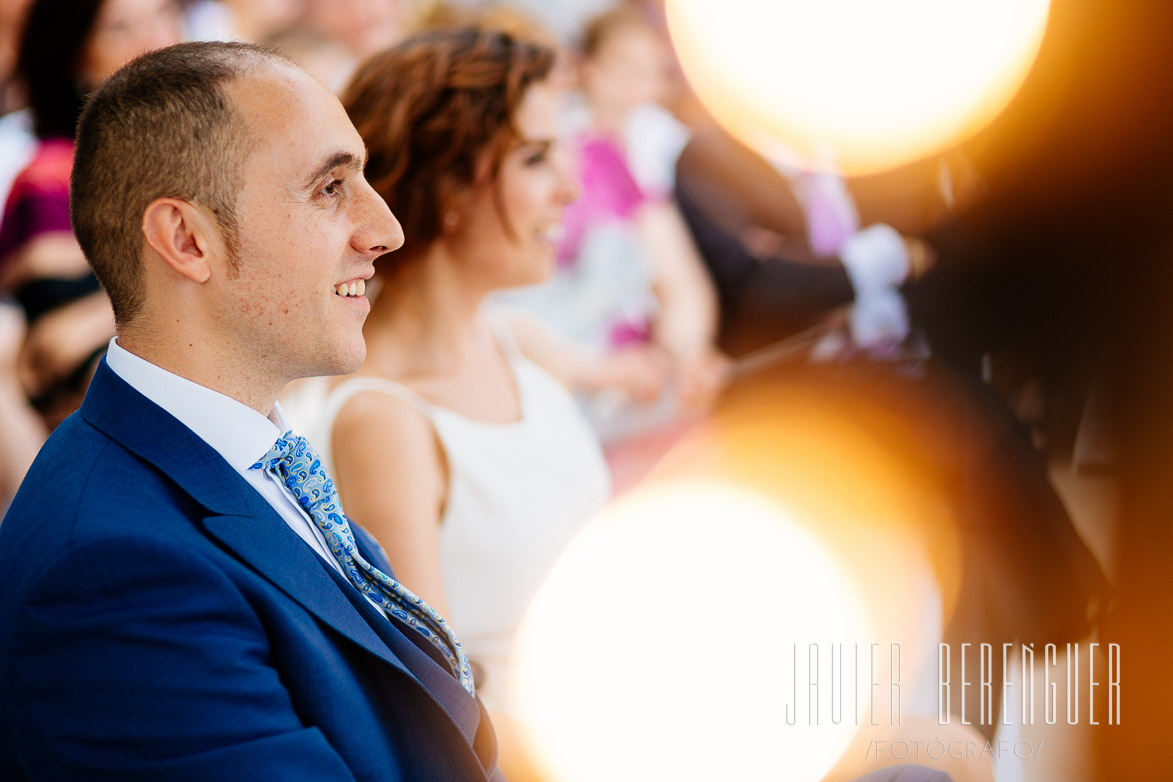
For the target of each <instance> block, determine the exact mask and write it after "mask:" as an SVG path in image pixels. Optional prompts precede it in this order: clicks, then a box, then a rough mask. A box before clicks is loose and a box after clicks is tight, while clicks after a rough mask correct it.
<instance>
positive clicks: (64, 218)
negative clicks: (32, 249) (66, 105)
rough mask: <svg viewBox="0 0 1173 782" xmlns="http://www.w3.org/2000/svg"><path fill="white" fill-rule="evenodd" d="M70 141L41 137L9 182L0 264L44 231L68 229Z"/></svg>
mask: <svg viewBox="0 0 1173 782" xmlns="http://www.w3.org/2000/svg"><path fill="white" fill-rule="evenodd" d="M72 168H73V142H72V141H69V140H68V139H49V140H47V141H42V142H41V144H40V146H39V147H38V148H37V152H36V155H35V156H34V157H33V159H32V161H30V162H29V164H28V166H26V167H25V169H24V170H23V171H21V172H20V174H19V175H18V176H17V177H16V180H15V181H14V182H13V183H12V190H11V191H10V192H9V194H8V203H7V204H5V206H4V216H3V217H2V218H0V267H2V266H4V264H5V263H6V261H7V260H8V259H9V256H10V255H11V254H12V253H13V252H15V251H16V250H19V249H20V248H21V247H23V246H24V245H25V244H27V243H28V242H29V241H31V240H33V239H35V238H36V237H38V236H40V235H41V234H44V233H51V232H54V231H68V230H70V227H69V172H70V171H71V170H72Z"/></svg>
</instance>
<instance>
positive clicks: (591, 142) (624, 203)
mask: <svg viewBox="0 0 1173 782" xmlns="http://www.w3.org/2000/svg"><path fill="white" fill-rule="evenodd" d="M579 182H580V184H581V192H580V193H579V197H578V198H577V199H576V200H575V201H573V202H572V203H571V204H570V205H569V206H568V207H567V208H566V211H565V212H564V213H563V217H562V227H563V231H564V233H563V235H562V242H561V243H560V244H559V246H558V265H559V266H561V267H563V268H566V267H570V266H573V265H574V261H575V259H576V258H577V257H578V255H579V253H580V252H581V250H582V242H583V239H584V238H585V237H586V234H587V232H588V231H589V230H590V229H592V228H594V227H596V226H599V225H601V224H604V223H607V222H610V221H612V220H618V221H623V222H627V221H630V220H631V219H632V218H633V217H634V216H635V212H636V210H637V209H638V208H639V207H640V205H641V204H643V203H644V202H645V201H647V196H646V195H645V194H644V193H643V191H642V190H641V189H640V187H639V184H637V183H636V181H635V177H634V176H632V174H631V170H630V169H629V168H628V166H627V160H626V157H625V156H624V153H623V149H622V148H621V146H620V144H619V143H618V142H617V141H615V140H614V139H612V138H610V137H608V136H602V135H599V136H594V135H584V136H582V137H581V138H580V139H579Z"/></svg>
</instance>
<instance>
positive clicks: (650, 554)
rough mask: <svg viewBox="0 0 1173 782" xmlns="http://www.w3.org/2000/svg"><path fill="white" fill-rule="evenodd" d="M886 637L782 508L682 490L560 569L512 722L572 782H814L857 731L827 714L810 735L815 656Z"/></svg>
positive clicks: (614, 513) (603, 527)
mask: <svg viewBox="0 0 1173 782" xmlns="http://www.w3.org/2000/svg"><path fill="white" fill-rule="evenodd" d="M871 637H872V629H871V627H870V622H869V618H868V614H867V609H866V608H865V602H864V600H863V599H862V598H861V596H860V595H859V594H858V587H857V586H856V585H855V583H854V582H853V581H852V579H851V578H850V577H849V576H848V575H846V573H845V571H844V568H843V567H842V565H841V563H840V562H839V561H838V559H837V558H836V557H835V556H834V555H833V554H832V553H831V552H830V551H829V550H828V549H827V548H826V547H825V546H824V545H823V544H822V543H820V542H819V540H818V539H817V538H816V537H815V536H813V535H812V534H810V532H808V531H807V530H806V529H804V528H803V527H802V526H801V525H799V524H797V523H795V521H794V520H793V519H792V518H790V517H788V515H787V512H786V510H785V509H784V508H782V507H781V506H780V505H779V504H777V503H776V502H773V501H771V500H770V499H769V498H767V497H766V496H764V495H761V494H758V493H755V492H753V491H750V490H746V489H741V488H737V487H735V486H732V485H729V484H720V483H716V482H707V481H704V480H701V481H688V482H669V483H667V484H664V485H660V486H658V487H656V488H653V489H647V490H640V491H636V492H633V493H631V494H629V495H626V496H625V497H624V498H622V499H621V500H619V501H617V502H616V503H614V504H613V505H612V506H611V508H609V509H608V511H607V512H606V513H605V514H604V515H602V516H601V517H599V518H598V519H596V520H595V521H593V522H592V523H591V524H590V525H588V526H587V527H586V528H585V529H584V530H583V532H582V533H581V534H580V535H579V536H577V537H576V538H575V540H574V541H573V542H572V544H571V545H570V547H569V548H568V549H567V550H566V552H565V553H564V554H563V556H562V558H561V559H560V560H559V563H558V565H557V567H556V569H555V571H554V572H553V574H552V575H551V577H550V578H549V580H548V581H547V582H546V584H545V586H544V587H543V589H542V590H541V592H540V594H539V595H538V597H537V598H536V600H535V601H534V603H533V604H532V605H531V608H530V611H529V613H528V614H527V617H526V620H525V622H524V624H523V627H522V630H521V632H520V635H519V638H518V641H517V648H516V651H515V655H514V660H513V666H512V679H513V687H512V688H511V689H512V694H513V698H514V710H515V713H516V715H517V716H518V718H519V722H520V723H521V724H522V725H524V726H526V727H527V728H528V741H527V743H528V744H529V745H530V747H531V749H532V751H533V753H534V755H535V758H536V760H537V761H538V763H539V765H540V766H541V767H542V768H543V769H544V771H545V772H546V773H547V775H548V778H550V779H553V780H557V782H604V781H605V782H626V781H627V780H632V781H634V780H640V781H641V782H646V780H652V779H671V780H675V781H678V782H688V781H689V780H714V779H782V778H785V779H787V780H792V781H793V782H807V780H809V782H815V780H818V779H820V778H822V777H823V776H824V775H825V774H826V772H827V771H828V770H829V769H830V768H831V766H832V765H833V764H834V763H835V761H836V760H837V759H838V758H839V757H840V755H841V754H842V753H843V751H844V749H845V748H846V747H847V745H848V744H849V742H850V741H851V739H852V737H853V735H854V733H855V730H856V727H855V725H856V719H855V715H853V714H850V713H849V714H846V715H843V716H844V718H843V719H842V723H841V724H839V725H834V724H831V723H830V721H829V719H828V712H827V710H826V707H825V706H824V707H823V708H824V710H823V711H822V717H821V718H820V721H819V722H818V724H811V720H810V719H809V714H810V710H809V705H808V704H807V703H806V702H805V701H804V700H803V699H804V697H806V693H807V692H808V691H809V688H807V687H806V678H805V677H806V676H807V670H806V664H805V663H806V659H805V657H802V655H804V654H806V650H807V644H808V642H813V641H817V642H823V643H830V642H835V641H838V642H844V643H849V642H853V641H857V640H860V639H869V638H871ZM794 644H798V655H799V656H800V663H799V668H800V672H799V674H798V688H799V691H798V692H797V693H796V692H795V672H794V670H793V664H792V660H793V659H794V656H793V655H792V648H793V645H794ZM825 689H826V688H825V687H824V690H825ZM819 697H820V698H822V697H824V694H820V695H819ZM847 702H848V703H849V704H850V703H851V701H850V700H848V701H847ZM848 708H850V706H849V707H848ZM791 723H793V724H791Z"/></svg>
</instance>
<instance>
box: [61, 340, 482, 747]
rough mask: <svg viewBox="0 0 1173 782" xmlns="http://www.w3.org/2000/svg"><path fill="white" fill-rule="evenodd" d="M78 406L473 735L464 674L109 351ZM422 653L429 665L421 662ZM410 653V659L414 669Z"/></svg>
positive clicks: (261, 567) (369, 549)
mask: <svg viewBox="0 0 1173 782" xmlns="http://www.w3.org/2000/svg"><path fill="white" fill-rule="evenodd" d="M80 413H81V415H82V416H83V417H84V418H85V420H86V421H87V422H89V423H90V424H91V425H92V426H94V427H95V428H97V429H99V430H100V431H102V432H104V433H105V434H106V435H107V436H109V437H110V438H111V439H113V440H115V441H116V442H119V443H121V444H122V445H123V447H125V448H126V449H128V450H129V451H131V452H133V453H135V454H136V455H138V456H139V457H140V458H142V459H143V460H144V461H146V462H147V463H149V464H152V465H154V466H155V467H156V468H157V469H159V470H160V471H162V472H163V473H164V474H166V475H167V476H168V477H169V478H170V479H171V480H173V481H174V482H175V483H176V484H178V485H179V486H180V488H182V489H183V490H184V491H185V492H186V493H187V494H188V495H190V497H191V498H192V499H193V500H194V501H195V502H196V503H198V504H199V505H200V506H202V507H203V508H205V509H206V510H207V511H208V513H207V516H206V517H205V518H204V519H203V520H202V524H203V527H204V529H205V531H206V532H207V534H208V535H210V536H211V537H213V538H214V539H215V540H217V541H219V542H220V543H221V544H223V545H224V546H226V547H227V548H228V549H230V550H231V551H233V552H234V553H235V554H236V555H237V556H238V557H239V558H240V559H241V560H243V561H244V562H245V563H246V564H248V566H249V567H251V568H252V569H254V570H255V571H257V572H258V573H260V574H261V575H262V576H264V577H265V578H266V579H267V580H268V581H270V582H271V583H272V584H274V585H275V586H276V587H277V588H278V589H280V590H281V591H282V592H284V593H285V594H287V595H289V597H290V598H292V599H293V600H295V601H297V602H298V603H299V604H301V605H302V606H304V607H305V608H306V610H308V611H309V612H310V613H312V614H313V615H314V616H316V617H317V618H318V619H319V620H321V621H322V622H323V623H325V624H326V625H328V626H330V627H332V628H334V629H335V630H336V631H338V632H339V633H341V634H342V635H344V636H345V637H347V638H349V639H351V640H352V641H353V642H354V643H356V644H358V645H359V646H361V647H362V648H364V649H366V650H367V651H369V652H370V653H371V654H374V655H375V656H377V657H379V658H380V659H382V660H384V661H385V662H387V663H388V664H390V665H393V666H394V667H396V668H398V669H399V670H401V671H403V672H404V673H406V674H407V675H408V676H410V677H411V678H412V679H413V680H414V681H416V682H417V683H418V684H420V686H421V687H423V688H424V689H425V690H427V691H429V692H430V693H431V694H432V695H433V697H434V698H435V699H436V700H437V701H438V702H439V703H440V704H442V708H444V710H445V711H446V712H447V713H448V715H449V717H450V718H451V719H452V720H453V722H454V723H455V724H456V725H457V727H458V728H459V729H460V731H461V733H463V734H464V735H465V737H466V739H468V741H469V744H470V745H471V744H472V743H473V736H474V735H475V732H476V728H477V721H478V717H479V711H480V709H479V706H478V704H477V702H476V701H475V700H473V699H472V698H469V697H468V693H466V692H465V691H464V689H463V688H462V687H461V686H460V683H459V682H458V681H457V680H456V679H455V678H454V677H452V676H451V675H450V674H448V673H447V672H446V670H444V669H442V668H440V667H438V666H437V665H436V664H435V663H434V662H433V661H432V660H431V659H430V658H429V657H428V655H427V654H425V653H424V651H423V650H421V649H420V648H418V647H416V646H415V645H414V643H413V642H412V641H410V640H408V639H407V638H406V637H404V635H403V633H402V632H399V631H397V630H396V629H395V628H393V627H392V625H391V623H390V622H389V621H387V620H386V619H385V618H384V617H382V616H381V615H379V612H378V610H377V609H375V608H374V607H373V606H371V605H370V604H369V603H367V602H366V600H365V599H363V598H362V597H361V596H360V595H359V593H358V592H357V590H354V589H353V588H352V587H350V585H349V584H348V583H347V582H345V580H344V579H343V577H342V576H341V575H339V574H337V573H336V572H334V571H333V570H332V569H331V568H330V567H329V566H328V565H325V564H324V563H323V562H322V561H321V559H320V557H318V555H317V554H316V553H314V552H313V551H312V550H311V549H310V548H309V547H308V546H307V545H306V544H305V542H304V541H303V540H301V538H299V537H298V536H297V534H296V533H295V532H293V530H291V529H290V528H289V525H287V524H286V523H285V521H284V520H283V519H282V518H281V516H280V515H279V514H278V513H277V512H276V511H275V510H273V508H272V507H271V506H270V505H269V504H268V503H267V502H266V501H265V499H264V498H263V497H261V495H260V494H258V493H257V492H256V491H255V490H254V489H253V488H252V487H251V486H249V485H248V483H247V482H246V481H245V480H244V479H243V478H241V477H240V475H239V474H237V472H236V471H235V470H234V469H232V467H231V466H230V465H229V464H228V463H227V462H225V461H224V459H223V458H222V457H221V456H220V455H219V454H218V453H216V451H215V450H213V449H212V448H211V447H210V446H209V445H208V444H207V443H205V442H204V441H203V440H201V439H200V438H199V437H197V436H196V435H195V433H194V432H192V431H191V430H190V429H188V428H187V427H186V426H184V425H183V424H182V423H180V422H179V421H178V420H176V418H175V417H174V416H172V415H170V414H169V413H168V412H167V411H165V410H163V409H162V408H160V407H159V406H158V405H156V404H155V403H154V402H152V401H150V400H149V399H147V398H146V397H145V396H143V395H142V394H140V393H139V392H138V391H136V390H135V389H134V388H132V387H131V386H130V385H129V384H128V383H126V381H124V380H122V378H120V377H118V375H117V374H115V373H114V371H113V370H111V369H110V368H109V367H108V366H107V365H106V360H105V359H104V358H103V359H102V361H101V363H100V364H99V365H98V369H97V372H96V373H95V374H94V378H93V380H92V381H91V383H90V387H89V390H88V391H87V393H86V398H85V402H84V403H83V404H82V407H81V410H80ZM356 538H357V540H358V541H359V550H360V553H362V554H363V555H364V556H366V557H368V558H369V559H370V560H371V561H374V562H376V563H378V565H379V566H380V567H387V568H388V569H389V566H388V565H387V563H386V560H385V558H384V557H383V556H382V555H381V554H380V553H378V552H377V551H375V550H374V549H375V545H376V544H374V543H373V539H370V540H368V536H367V535H366V533H365V531H360V532H358V533H356ZM352 592H353V595H352V594H351V593H352ZM352 598H353V599H352ZM376 628H377V629H376ZM404 632H413V631H411V630H405V631H404ZM420 658H422V663H423V664H422V665H421V664H417V662H420ZM405 661H407V662H411V669H410V670H409V668H408V666H407V665H406V664H405ZM421 679H422V680H421Z"/></svg>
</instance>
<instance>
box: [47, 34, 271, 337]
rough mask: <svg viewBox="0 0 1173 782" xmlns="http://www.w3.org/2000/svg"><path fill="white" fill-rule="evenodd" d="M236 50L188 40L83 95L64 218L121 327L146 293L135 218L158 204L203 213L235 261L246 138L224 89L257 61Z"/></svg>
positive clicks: (261, 55)
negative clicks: (172, 201)
mask: <svg viewBox="0 0 1173 782" xmlns="http://www.w3.org/2000/svg"><path fill="white" fill-rule="evenodd" d="M275 63H276V64H281V65H286V66H288V65H290V63H289V62H288V61H287V60H285V59H284V58H283V57H281V56H280V55H278V54H275V53H274V52H271V51H269V50H267V49H263V48H261V47H258V46H253V45H251V44H244V43H227V42H192V43H181V44H177V45H175V46H169V47H167V48H164V49H159V50H156V51H153V52H149V53H147V54H144V55H142V56H141V57H139V58H137V59H135V60H133V61H132V62H130V63H129V64H127V65H126V66H125V67H123V68H122V69H121V70H119V71H117V72H116V73H115V74H114V75H112V76H111V77H110V78H108V79H107V80H106V81H104V82H103V83H102V84H101V85H100V86H99V87H98V88H97V89H96V90H94V92H93V93H92V94H91V95H90V97H89V100H88V101H87V102H86V107H85V109H84V110H83V112H82V115H81V119H80V121H79V122H78V133H77V152H76V157H75V159H74V164H73V176H72V182H71V185H70V203H69V208H70V218H71V220H72V222H73V230H74V233H75V234H76V236H77V240H78V243H79V244H80V245H81V248H82V251H83V252H84V253H85V256H86V258H87V259H88V260H89V262H90V265H91V266H93V268H94V273H95V274H96V275H97V277H98V279H99V280H100V281H101V283H102V285H103V287H104V288H105V289H106V292H107V293H108V294H109V296H110V301H111V303H112V304H113V307H114V317H115V319H116V320H117V321H118V322H119V323H120V324H125V323H128V322H130V321H131V320H132V319H133V318H134V316H135V315H136V314H137V313H138V311H139V310H140V309H141V307H142V304H143V299H144V295H145V291H144V283H143V275H142V254H143V249H144V244H145V243H144V238H143V232H142V219H143V213H144V212H145V211H146V208H147V205H148V204H150V203H151V202H152V201H153V200H155V199H157V198H180V199H183V200H185V201H188V202H191V203H193V204H196V205H199V206H202V207H204V208H206V209H208V210H209V211H210V212H211V213H212V214H213V215H214V216H215V219H216V222H217V224H218V225H219V226H220V228H221V230H222V231H223V233H224V237H225V241H226V242H227V246H228V250H229V257H230V258H231V259H235V258H236V248H237V224H236V200H237V195H238V193H239V191H240V188H241V184H242V176H243V169H244V164H245V162H246V160H247V158H248V154H249V150H250V149H251V148H252V143H253V141H254V139H253V138H252V137H251V134H250V132H249V129H248V127H247V125H246V124H245V121H244V119H243V118H242V117H241V116H240V114H239V112H238V111H237V110H236V109H235V108H234V106H233V105H232V101H231V99H230V98H229V96H228V94H227V92H226V89H225V88H226V85H227V84H228V83H229V82H231V81H232V80H234V79H236V78H238V77H241V76H244V75H246V74H247V73H250V72H253V71H255V70H257V69H259V68H260V67H263V66H264V65H266V64H275Z"/></svg>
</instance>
